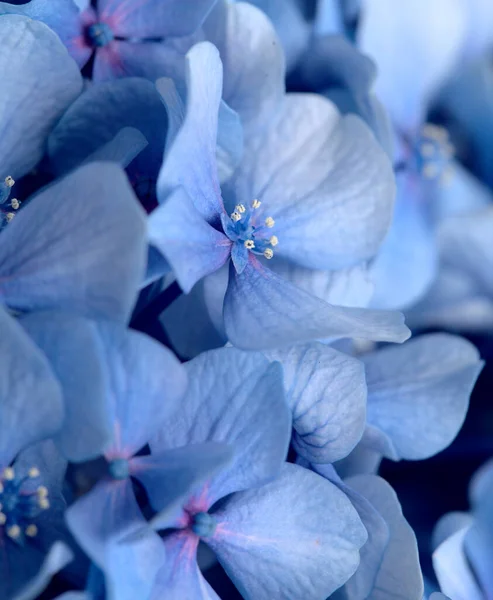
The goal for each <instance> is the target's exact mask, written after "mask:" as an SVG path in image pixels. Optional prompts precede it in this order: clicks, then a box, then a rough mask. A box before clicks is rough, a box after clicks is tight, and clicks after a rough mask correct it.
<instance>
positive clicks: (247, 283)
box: [224, 258, 409, 350]
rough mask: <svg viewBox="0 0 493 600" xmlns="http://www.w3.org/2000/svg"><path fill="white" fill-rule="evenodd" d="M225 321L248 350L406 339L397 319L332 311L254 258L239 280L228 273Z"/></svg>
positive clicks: (389, 314)
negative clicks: (327, 341)
mask: <svg viewBox="0 0 493 600" xmlns="http://www.w3.org/2000/svg"><path fill="white" fill-rule="evenodd" d="M224 321H225V326H226V333H227V335H228V338H229V339H230V341H231V342H232V343H233V344H234V345H235V346H237V347H238V348H244V349H246V350H254V349H264V350H267V349H271V348H279V347H282V346H288V345H292V344H296V343H301V342H307V341H311V340H314V339H324V338H329V337H359V338H365V339H372V340H381V341H396V342H402V341H404V340H406V339H407V338H408V337H409V330H408V329H407V327H406V326H405V325H404V323H403V317H402V315H401V314H400V313H393V312H387V311H372V310H366V309H358V308H344V307H338V306H332V305H330V304H328V303H326V302H323V301H322V300H319V299H318V298H315V297H313V296H311V295H310V294H307V293H306V292H304V291H303V290H301V289H299V288H297V287H295V286H294V285H292V284H291V283H289V282H288V281H284V280H283V279H282V278H281V277H278V276H277V275H276V274H275V273H273V272H272V271H269V270H268V269H265V268H264V267H263V266H262V265H261V264H260V262H259V261H257V260H256V259H252V258H251V259H250V262H249V264H248V265H247V266H246V268H245V270H244V271H243V273H242V274H241V275H237V274H236V272H235V271H234V270H232V269H231V268H230V283H229V287H228V291H227V293H226V298H225V304H224Z"/></svg>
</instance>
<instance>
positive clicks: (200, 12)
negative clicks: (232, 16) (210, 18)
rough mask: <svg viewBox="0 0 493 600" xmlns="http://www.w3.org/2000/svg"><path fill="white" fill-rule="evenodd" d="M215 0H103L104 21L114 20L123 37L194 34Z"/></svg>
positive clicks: (111, 21) (99, 9) (101, 7)
mask: <svg viewBox="0 0 493 600" xmlns="http://www.w3.org/2000/svg"><path fill="white" fill-rule="evenodd" d="M214 2H215V0H139V2H131V3H127V2H122V1H121V0H99V1H98V12H99V17H100V19H101V20H102V21H105V22H108V23H111V25H112V28H113V31H114V32H115V34H116V35H118V36H120V37H130V38H132V37H137V38H166V37H181V36H185V35H190V34H191V33H194V32H195V31H196V30H197V29H198V28H199V27H200V25H201V24H202V23H203V22H204V20H205V18H206V17H207V15H208V13H209V12H210V10H211V9H212V7H213V6H214Z"/></svg>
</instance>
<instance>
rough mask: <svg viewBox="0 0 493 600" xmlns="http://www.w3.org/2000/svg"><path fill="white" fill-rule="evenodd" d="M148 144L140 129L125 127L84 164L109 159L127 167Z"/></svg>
mask: <svg viewBox="0 0 493 600" xmlns="http://www.w3.org/2000/svg"><path fill="white" fill-rule="evenodd" d="M147 146H148V143H147V140H146V139H145V137H144V136H143V134H142V133H140V131H139V130H138V129H135V128H134V127H124V128H123V129H121V130H120V131H119V132H118V133H117V134H116V135H115V137H114V138H113V139H112V140H110V141H109V142H107V143H106V144H105V145H104V146H101V147H100V148H98V149H97V150H96V151H95V152H93V153H92V154H90V155H89V156H88V157H87V158H86V160H85V161H84V164H85V163H89V162H98V161H108V162H115V163H117V164H119V165H120V166H121V167H122V168H124V169H125V168H126V167H128V165H129V164H130V163H131V162H132V161H133V160H134V159H135V158H136V157H137V156H138V155H139V154H140V153H141V152H142V151H143V150H144V149H145V148H146V147H147Z"/></svg>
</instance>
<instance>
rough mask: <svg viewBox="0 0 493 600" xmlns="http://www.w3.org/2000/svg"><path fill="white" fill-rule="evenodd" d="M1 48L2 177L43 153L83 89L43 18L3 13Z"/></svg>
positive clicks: (24, 168) (14, 173)
mask: <svg viewBox="0 0 493 600" xmlns="http://www.w3.org/2000/svg"><path fill="white" fill-rule="evenodd" d="M16 8H17V7H16ZM0 47H1V48H2V53H1V56H0V78H1V80H2V90H3V93H2V103H1V114H2V121H1V127H0V164H1V168H2V175H1V176H0V177H1V179H4V178H5V177H7V175H12V176H13V177H14V179H16V178H17V177H20V176H21V175H25V174H26V173H27V172H28V171H30V170H31V169H32V168H33V167H34V166H35V165H36V163H37V162H38V161H39V160H40V159H41V158H42V156H43V154H44V152H45V146H46V141H47V137H48V135H49V133H50V131H51V129H52V128H53V127H54V126H55V124H56V122H57V120H58V119H59V118H60V117H61V115H62V114H63V112H64V111H65V109H66V108H67V107H68V106H69V105H70V103H71V102H73V101H74V100H75V98H76V97H77V96H78V95H79V94H80V92H81V91H82V77H81V75H80V73H79V69H78V67H77V65H76V64H75V62H74V61H73V60H72V59H71V58H70V56H69V55H68V53H67V51H66V50H65V48H64V46H63V45H62V43H61V41H60V40H59V38H58V36H57V35H56V34H55V33H53V31H51V30H50V29H49V28H48V27H47V26H46V25H44V24H43V23H40V22H39V21H32V20H31V19H28V18H26V17H22V16H19V15H4V16H2V18H1V19H0Z"/></svg>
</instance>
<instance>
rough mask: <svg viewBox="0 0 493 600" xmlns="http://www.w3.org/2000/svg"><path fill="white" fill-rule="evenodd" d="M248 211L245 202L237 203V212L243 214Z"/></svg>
mask: <svg viewBox="0 0 493 600" xmlns="http://www.w3.org/2000/svg"><path fill="white" fill-rule="evenodd" d="M245 211H246V208H245V206H244V205H243V204H237V205H236V206H235V212H238V213H240V214H243V213H244V212H245Z"/></svg>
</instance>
